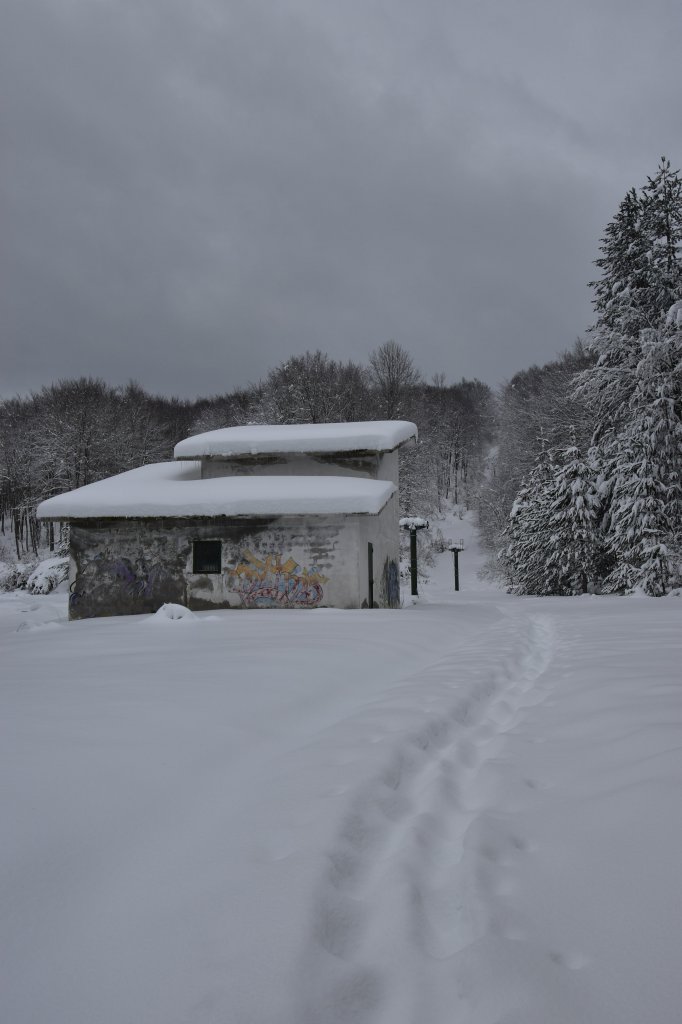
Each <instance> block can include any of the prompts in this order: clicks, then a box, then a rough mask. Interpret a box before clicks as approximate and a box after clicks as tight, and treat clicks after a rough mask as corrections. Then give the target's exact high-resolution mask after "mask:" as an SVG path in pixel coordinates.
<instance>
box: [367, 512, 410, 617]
mask: <svg viewBox="0 0 682 1024" xmlns="http://www.w3.org/2000/svg"><path fill="white" fill-rule="evenodd" d="M397 524H398V495H397V494H395V495H394V496H393V497H392V498H391V500H390V501H389V502H388V504H387V505H386V507H385V508H384V509H383V510H382V512H381V514H380V515H378V516H364V517H363V519H362V521H361V524H360V530H361V535H362V544H361V548H364V549H365V550H366V549H367V544H368V543H371V544H372V546H373V548H374V552H373V560H374V607H375V608H399V607H400V537H399V534H398V525H397Z"/></svg>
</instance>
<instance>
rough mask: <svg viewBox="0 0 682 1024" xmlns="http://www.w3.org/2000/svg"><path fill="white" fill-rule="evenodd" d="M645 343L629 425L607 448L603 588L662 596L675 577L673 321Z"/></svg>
mask: <svg viewBox="0 0 682 1024" xmlns="http://www.w3.org/2000/svg"><path fill="white" fill-rule="evenodd" d="M679 307H682V303H680V304H678V305H677V307H673V311H674V310H675V309H677V308H679ZM643 339H644V340H643V343H642V350H643V351H642V359H641V360H640V363H639V365H638V367H637V385H636V388H635V392H634V394H633V396H632V399H631V402H630V413H631V415H630V420H629V422H628V424H627V427H626V428H625V429H624V430H623V431H622V432H621V434H619V435H618V436H617V437H616V438H615V439H614V441H613V442H612V444H611V445H610V447H609V450H608V455H609V460H610V476H611V481H612V483H611V510H610V514H609V524H608V525H609V529H608V537H609V540H608V544H609V550H610V551H611V553H612V554H613V555H614V557H615V559H616V565H615V568H614V569H613V571H612V572H611V573H610V575H609V577H608V578H607V581H606V589H608V590H611V591H620V590H626V591H627V590H632V589H634V588H635V587H641V588H642V589H643V590H644V591H645V593H647V594H650V595H652V596H661V595H663V594H665V593H666V590H667V588H668V585H669V581H670V580H671V578H672V579H673V580H674V581H677V579H678V578H679V575H680V540H681V537H680V534H681V532H682V501H681V489H680V487H681V482H682V330H680V329H679V328H678V327H677V323H676V320H675V318H674V317H673V318H671V320H670V321H669V323H668V324H667V326H666V328H664V329H663V330H660V331H649V332H645V333H643Z"/></svg>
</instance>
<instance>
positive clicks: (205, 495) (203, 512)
mask: <svg viewBox="0 0 682 1024" xmlns="http://www.w3.org/2000/svg"><path fill="white" fill-rule="evenodd" d="M395 490H396V488H395V486H394V485H393V484H392V483H389V482H386V481H385V480H368V479H365V478H364V477H335V476H247V477H236V476H231V477H217V478H214V479H209V480H202V479H201V477H200V463H199V462H191V463H176V462H157V463H153V464H152V465H149V466H141V467H140V468H139V469H131V470H129V471H128V472H127V473H120V474H119V475H118V476H112V477H109V478H108V479H106V480H99V481H98V482H97V483H94V484H88V485H87V486H86V487H78V488H77V489H76V490H75V491H67V493H66V494H58V495H57V496H56V497H54V498H48V499H47V500H46V501H43V502H41V504H40V505H39V506H38V518H39V519H96V518H102V517H104V518H107V517H113V518H152V517H157V516H162V517H164V518H166V517H177V516H269V515H325V514H340V513H353V512H357V513H364V514H367V515H377V514H378V513H379V512H381V510H382V508H383V507H384V505H385V504H386V502H387V501H388V500H389V498H390V497H391V495H392V494H393V493H394V492H395Z"/></svg>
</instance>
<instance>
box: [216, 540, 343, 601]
mask: <svg viewBox="0 0 682 1024" xmlns="http://www.w3.org/2000/svg"><path fill="white" fill-rule="evenodd" d="M327 580H328V577H327V576H322V575H321V573H319V572H318V570H317V568H316V567H314V566H313V567H311V568H310V569H304V568H302V567H301V566H300V565H299V564H298V562H297V561H296V559H295V558H291V557H290V558H287V560H286V561H284V556H283V555H282V554H281V553H276V554H269V555H266V556H265V557H264V558H258V557H257V556H256V555H254V554H253V552H252V551H242V561H241V562H240V563H239V565H238V566H236V568H234V569H232V570H230V572H229V573H228V587H229V589H230V590H232V591H234V592H236V593H237V594H239V596H240V598H241V600H242V602H243V603H244V604H245V605H246V607H247V608H281V607H285V608H314V607H315V605H318V604H319V603H320V601H321V600H322V598H323V597H324V589H323V584H324V583H326V582H327Z"/></svg>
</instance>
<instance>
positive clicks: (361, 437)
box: [174, 420, 417, 459]
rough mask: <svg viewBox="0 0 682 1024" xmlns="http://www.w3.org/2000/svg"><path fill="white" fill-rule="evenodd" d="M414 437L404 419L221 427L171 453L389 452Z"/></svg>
mask: <svg viewBox="0 0 682 1024" xmlns="http://www.w3.org/2000/svg"><path fill="white" fill-rule="evenodd" d="M416 436H417V427H416V426H415V424H414V423H409V422H408V421H407V420H370V421H367V422H363V423H295V424H274V425H268V426H265V425H259V426H252V427H224V428H223V429H222V430H209V431H208V433H206V434H196V435H195V436H194V437H187V438H185V440H184V441H180V442H179V444H176V446H175V453H174V454H175V458H176V459H200V458H205V457H208V456H213V457H221V456H222V457H223V458H239V457H240V456H241V457H246V456H249V455H254V456H255V455H284V454H287V455H289V454H299V455H305V454H308V455H315V454H319V455H323V454H330V453H332V452H343V453H350V452H391V451H393V450H394V449H395V448H399V447H400V445H403V444H405V443H406V442H407V441H409V440H411V439H412V438H413V437H416Z"/></svg>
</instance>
